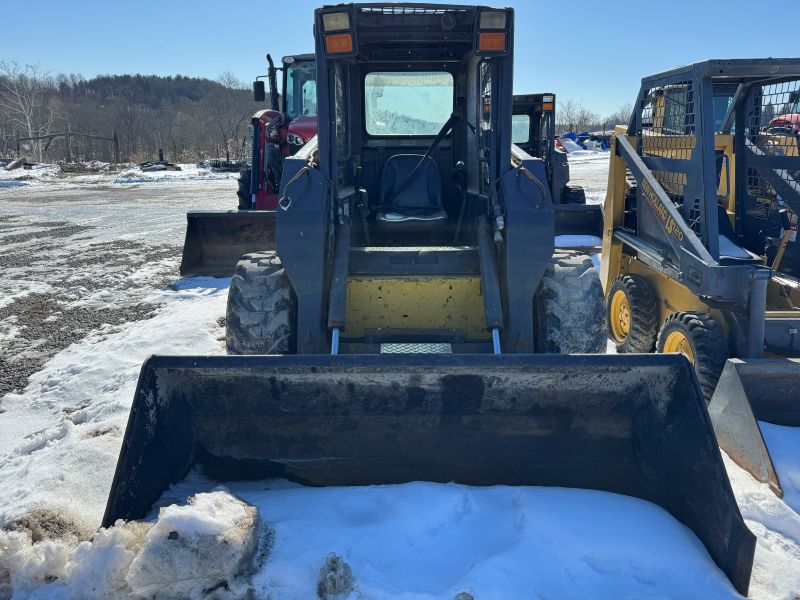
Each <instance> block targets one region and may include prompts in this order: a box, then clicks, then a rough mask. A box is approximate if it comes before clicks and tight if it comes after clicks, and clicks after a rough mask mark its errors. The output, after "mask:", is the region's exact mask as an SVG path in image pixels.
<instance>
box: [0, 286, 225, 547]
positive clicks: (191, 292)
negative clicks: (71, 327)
mask: <svg viewBox="0 0 800 600" xmlns="http://www.w3.org/2000/svg"><path fill="white" fill-rule="evenodd" d="M229 282H230V280H228V279H212V278H192V279H186V280H180V281H179V284H178V285H177V286H176V287H177V289H174V290H164V291H160V292H157V293H155V294H153V295H151V296H150V297H149V301H151V302H153V303H162V302H163V303H164V305H163V306H162V307H161V308H160V309H158V312H157V313H156V315H155V316H154V317H153V318H151V319H148V320H144V321H139V322H135V323H126V324H124V325H122V326H119V327H106V328H104V329H102V330H100V331H97V332H95V333H93V334H91V335H90V336H88V337H87V338H85V339H83V340H82V341H80V342H79V343H76V344H73V345H71V346H69V347H68V348H67V349H65V350H63V351H62V352H60V353H59V354H57V355H56V356H55V357H53V358H52V359H51V360H50V361H49V362H48V363H47V364H46V365H45V367H44V369H42V370H41V371H39V372H38V373H36V374H35V375H34V376H32V377H31V378H30V380H29V382H28V385H27V387H26V388H25V390H24V391H23V392H22V393H20V394H7V395H6V396H4V397H3V400H2V409H3V411H4V412H3V413H2V415H1V416H0V527H2V526H4V525H6V524H7V523H10V522H12V521H14V520H16V519H18V518H20V517H22V516H23V515H24V514H25V513H28V512H30V511H31V510H34V509H36V508H38V507H48V508H49V509H50V510H52V511H53V512H58V513H60V514H64V515H68V516H69V517H70V518H72V519H74V520H75V521H76V522H77V523H78V524H79V526H80V529H81V530H82V531H83V532H84V533H90V532H91V531H93V530H94V529H95V528H96V527H97V526H98V525H99V524H100V520H101V518H102V513H103V510H104V507H105V502H106V498H107V496H108V490H109V487H110V485H111V480H112V477H113V474H114V468H115V466H116V463H117V456H118V454H119V448H120V444H121V442H122V434H123V433H124V431H125V426H126V424H127V420H128V412H129V409H130V405H131V401H132V399H133V393H134V388H135V386H136V381H137V379H138V376H139V371H140V369H141V366H142V362H143V361H144V360H145V359H146V358H147V357H148V356H149V355H151V354H155V353H159V354H197V353H199V354H213V353H222V352H224V344H223V340H224V329H223V328H222V327H221V326H220V324H219V322H218V320H219V318H220V317H221V316H223V315H224V314H225V303H226V300H227V288H228V285H229Z"/></svg>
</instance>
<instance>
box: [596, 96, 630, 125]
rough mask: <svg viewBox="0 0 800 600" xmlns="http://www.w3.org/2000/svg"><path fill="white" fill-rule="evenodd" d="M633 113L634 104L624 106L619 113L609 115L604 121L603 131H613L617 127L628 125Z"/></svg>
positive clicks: (618, 110) (619, 109)
mask: <svg viewBox="0 0 800 600" xmlns="http://www.w3.org/2000/svg"><path fill="white" fill-rule="evenodd" d="M632 113H633V104H631V103H630V102H628V103H626V104H623V105H622V106H620V107H619V108H618V109H617V112H615V113H612V114H610V115H608V116H607V117H606V118H605V119H603V129H604V130H613V129H614V127H616V126H617V125H627V124H628V121H629V120H630V118H631V114H632Z"/></svg>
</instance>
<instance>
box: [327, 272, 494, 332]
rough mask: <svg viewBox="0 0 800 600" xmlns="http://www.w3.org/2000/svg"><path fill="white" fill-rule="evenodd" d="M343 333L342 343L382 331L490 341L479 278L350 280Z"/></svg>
mask: <svg viewBox="0 0 800 600" xmlns="http://www.w3.org/2000/svg"><path fill="white" fill-rule="evenodd" d="M346 322H347V329H346V330H345V331H344V332H343V335H342V337H343V338H348V339H353V338H361V337H364V336H365V335H369V334H370V333H376V332H378V331H381V332H383V333H385V332H387V331H408V332H415V331H426V332H436V331H441V332H443V333H444V332H461V333H462V334H463V336H464V338H465V339H470V340H487V339H490V335H489V333H488V332H487V331H486V323H485V320H484V307H483V295H482V294H481V279H480V277H479V276H472V275H470V276H447V277H434V276H430V277H427V276H426V277H420V276H416V277H410V276H390V275H384V276H364V277H351V278H350V279H349V281H348V283H347V312H346Z"/></svg>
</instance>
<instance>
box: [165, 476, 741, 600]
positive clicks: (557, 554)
mask: <svg viewBox="0 0 800 600" xmlns="http://www.w3.org/2000/svg"><path fill="white" fill-rule="evenodd" d="M226 485H227V486H228V488H229V489H230V490H231V493H233V494H235V495H236V496H238V497H240V498H242V499H243V500H245V501H247V502H249V503H251V504H253V505H255V506H257V507H258V509H259V511H260V513H261V518H262V519H263V520H264V521H265V522H267V523H269V525H270V526H271V528H272V529H273V530H274V543H273V545H272V549H271V550H270V556H269V560H268V561H266V562H265V563H264V565H263V567H261V569H260V570H259V571H258V572H257V573H256V574H255V575H254V576H253V578H252V582H251V585H252V588H253V590H254V592H255V597H257V598H276V599H277V598H280V599H281V600H295V599H297V600H300V599H303V600H306V599H309V598H314V597H315V596H316V595H317V590H318V589H319V588H318V585H319V583H320V580H326V579H334V580H335V581H345V580H347V579H348V576H347V575H346V572H347V568H345V565H344V564H340V563H339V562H338V561H337V560H335V559H332V558H330V555H331V554H334V555H336V556H337V557H339V559H341V561H342V563H346V565H347V567H349V569H350V575H351V576H352V580H353V587H354V592H353V593H352V594H351V595H349V596H345V597H346V598H351V599H354V598H368V599H370V600H383V599H387V600H388V599H392V600H411V599H414V600H422V599H428V600H432V599H441V600H453V598H455V597H456V596H457V595H458V594H459V593H468V594H471V595H473V596H474V597H475V598H476V599H478V600H481V599H506V598H508V599H517V598H530V597H534V596H536V597H542V598H567V597H569V598H621V597H624V598H644V597H654V596H657V597H659V598H704V599H711V598H736V597H738V596H737V594H736V592H735V591H734V590H733V588H732V586H731V584H730V583H729V582H728V580H727V578H726V577H725V576H724V574H723V573H722V572H721V571H720V570H719V569H718V568H717V567H716V565H714V563H713V561H712V560H711V558H710V557H709V556H708V553H707V552H706V550H705V548H704V547H703V545H702V544H701V543H700V542H699V541H698V540H697V538H696V537H695V536H694V535H693V534H692V533H691V531H689V530H688V529H687V528H686V527H684V526H683V525H681V524H680V523H678V522H677V521H675V519H673V518H672V517H671V516H670V515H669V514H668V513H666V512H665V511H664V510H662V509H661V508H659V507H658V506H656V505H654V504H650V503H648V502H644V501H642V500H638V499H635V498H630V497H626V496H621V495H616V494H610V493H605V492H598V491H590V490H579V489H564V488H531V487H505V486H496V487H469V486H464V485H456V484H438V483H422V482H417V483H408V484H403V485H387V486H370V487H329V488H306V487H300V486H297V485H295V484H291V483H288V482H285V481H269V482H239V483H228V484H226ZM204 486H209V487H210V486H213V484H212V483H210V482H207V481H204V480H203V479H202V478H200V477H199V476H197V475H194V476H191V477H189V478H187V480H186V481H184V482H182V483H180V484H179V485H177V486H175V487H173V488H172V489H171V490H169V491H168V492H167V494H165V496H166V497H168V498H169V500H168V501H175V499H176V498H181V497H184V495H185V494H192V493H195V491H196V490H197V489H198V488H199V489H203V487H204ZM331 562H335V563H336V564H335V565H331ZM325 565H327V567H326V566H325ZM321 567H323V568H322V572H321V569H320V568H321ZM330 574H333V575H331V577H329V575H330ZM326 589H327V588H326ZM334 589H339V588H336V587H334ZM462 597H466V596H462Z"/></svg>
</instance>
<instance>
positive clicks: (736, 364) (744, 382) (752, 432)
mask: <svg viewBox="0 0 800 600" xmlns="http://www.w3.org/2000/svg"><path fill="white" fill-rule="evenodd" d="M708 412H709V415H710V416H711V421H712V423H713V425H714V431H715V433H716V435H717V441H718V442H719V445H720V447H721V448H722V449H723V450H725V452H726V453H727V454H728V456H730V457H731V459H732V460H733V462H735V463H736V464H737V465H739V466H740V467H742V468H743V469H744V470H746V471H747V472H748V473H750V474H751V475H752V476H753V477H755V478H756V479H757V480H758V481H760V482H762V483H766V484H768V485H769V487H770V489H771V490H772V491H773V492H774V493H775V494H776V495H777V496H778V497H779V498H781V497H783V489H782V488H781V483H780V480H779V479H778V474H777V473H776V471H775V466H774V465H773V464H772V459H771V458H770V455H769V450H767V445H766V444H765V443H764V437H763V436H762V434H761V428H760V427H759V426H758V421H766V422H768V423H774V424H775V425H787V426H790V427H800V360H792V359H748V360H747V361H744V360H740V359H730V360H728V362H727V363H726V364H725V368H724V369H723V370H722V375H721V376H720V378H719V383H717V387H716V389H715V390H714V395H713V396H712V397H711V402H710V403H709V405H708Z"/></svg>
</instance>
